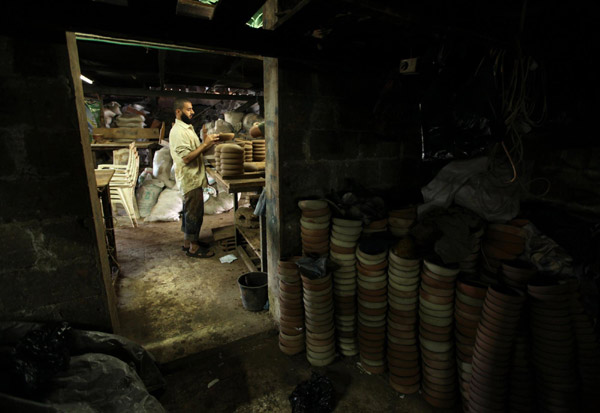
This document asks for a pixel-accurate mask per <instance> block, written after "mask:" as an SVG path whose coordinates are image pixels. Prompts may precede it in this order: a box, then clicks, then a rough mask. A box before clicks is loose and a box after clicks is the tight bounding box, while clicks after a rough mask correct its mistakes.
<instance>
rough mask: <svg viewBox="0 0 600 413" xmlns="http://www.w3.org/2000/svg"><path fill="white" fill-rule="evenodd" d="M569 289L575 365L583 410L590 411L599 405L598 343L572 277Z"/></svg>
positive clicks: (576, 283)
mask: <svg viewBox="0 0 600 413" xmlns="http://www.w3.org/2000/svg"><path fill="white" fill-rule="evenodd" d="M569 287H570V291H571V300H570V307H571V319H572V324H573V330H574V332H575V343H576V348H577V356H578V359H577V365H578V369H579V377H580V378H581V388H582V393H583V394H582V395H583V398H582V408H583V411H592V407H594V408H597V406H598V405H600V391H599V390H600V389H598V384H599V383H600V343H599V342H598V336H597V334H596V333H595V332H594V327H593V323H592V320H591V318H590V316H589V315H588V314H586V313H585V311H584V308H583V306H582V305H581V302H580V293H579V284H578V282H577V281H576V280H574V279H569Z"/></svg>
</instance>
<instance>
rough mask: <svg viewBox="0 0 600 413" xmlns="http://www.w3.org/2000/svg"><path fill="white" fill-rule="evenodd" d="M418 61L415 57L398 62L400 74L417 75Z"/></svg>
mask: <svg viewBox="0 0 600 413" xmlns="http://www.w3.org/2000/svg"><path fill="white" fill-rule="evenodd" d="M418 61H419V59H418V58H417V57H413V58H410V59H402V60H401V61H400V73H402V74H404V75H415V74H417V73H419V72H418V71H417V66H418Z"/></svg>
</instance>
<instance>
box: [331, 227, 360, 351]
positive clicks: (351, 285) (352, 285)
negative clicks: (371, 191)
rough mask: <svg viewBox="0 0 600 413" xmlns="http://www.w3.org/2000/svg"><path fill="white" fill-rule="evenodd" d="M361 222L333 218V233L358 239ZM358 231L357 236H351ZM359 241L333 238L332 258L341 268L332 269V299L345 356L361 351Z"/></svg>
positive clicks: (341, 347) (339, 337) (341, 346)
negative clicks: (357, 253) (359, 335)
mask: <svg viewBox="0 0 600 413" xmlns="http://www.w3.org/2000/svg"><path fill="white" fill-rule="evenodd" d="M361 230H362V221H356V220H348V219H342V218H333V227H332V232H333V233H336V234H344V235H346V236H348V237H351V238H353V237H355V238H358V237H359V236H360V232H361ZM352 234H358V235H352ZM355 254H356V241H344V240H339V239H337V238H334V235H332V237H331V243H330V251H329V256H330V259H331V260H332V261H333V262H334V263H336V264H337V265H338V266H339V268H338V269H337V270H335V271H334V272H333V302H334V306H335V327H336V337H337V344H338V348H339V350H340V353H341V354H343V355H344V356H355V355H356V354H358V341H357V337H356V334H357V330H356V291H357V277H356V256H355Z"/></svg>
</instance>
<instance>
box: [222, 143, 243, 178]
mask: <svg viewBox="0 0 600 413" xmlns="http://www.w3.org/2000/svg"><path fill="white" fill-rule="evenodd" d="M217 148H220V150H219V152H218V159H219V167H220V170H219V172H220V173H221V175H222V176H234V175H241V174H243V173H244V149H243V148H242V147H241V146H240V145H236V144H235V143H225V144H222V145H219V146H218V147H217ZM215 151H216V149H215ZM216 154H217V152H215V156H216Z"/></svg>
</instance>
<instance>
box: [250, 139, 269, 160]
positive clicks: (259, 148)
mask: <svg viewBox="0 0 600 413" xmlns="http://www.w3.org/2000/svg"><path fill="white" fill-rule="evenodd" d="M266 155H267V150H266V145H265V140H264V139H255V140H253V141H252V161H253V162H262V161H264V160H265V158H266Z"/></svg>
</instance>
